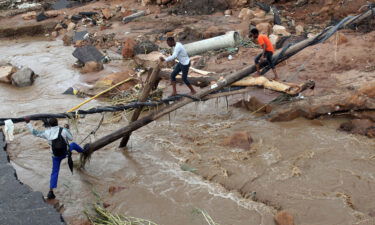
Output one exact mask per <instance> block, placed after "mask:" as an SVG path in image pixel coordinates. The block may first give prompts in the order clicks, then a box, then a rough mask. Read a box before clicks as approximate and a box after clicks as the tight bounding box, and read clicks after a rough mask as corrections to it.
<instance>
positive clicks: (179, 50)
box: [165, 42, 190, 66]
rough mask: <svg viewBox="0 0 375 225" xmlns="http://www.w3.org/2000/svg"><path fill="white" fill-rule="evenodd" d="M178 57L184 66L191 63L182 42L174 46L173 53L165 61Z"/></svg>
mask: <svg viewBox="0 0 375 225" xmlns="http://www.w3.org/2000/svg"><path fill="white" fill-rule="evenodd" d="M176 58H177V59H178V61H180V63H181V64H182V65H184V66H186V65H189V63H190V59H189V55H188V54H187V52H186V49H185V48H184V46H183V45H182V44H181V43H180V42H177V43H176V45H175V46H174V50H173V55H171V56H169V57H168V58H166V59H165V61H167V62H170V61H172V60H174V59H176Z"/></svg>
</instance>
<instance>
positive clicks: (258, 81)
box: [232, 76, 315, 95]
mask: <svg viewBox="0 0 375 225" xmlns="http://www.w3.org/2000/svg"><path fill="white" fill-rule="evenodd" d="M232 86H241V87H248V86H262V87H264V88H267V89H271V90H274V91H278V92H284V93H286V94H289V95H296V94H298V93H300V92H302V91H304V90H305V89H307V88H313V87H314V86H315V82H314V81H311V80H309V81H307V82H305V83H303V84H301V85H298V84H292V83H285V82H281V81H275V80H269V79H267V78H266V77H263V76H261V77H247V78H245V79H242V80H240V81H237V82H235V83H233V84H232Z"/></svg>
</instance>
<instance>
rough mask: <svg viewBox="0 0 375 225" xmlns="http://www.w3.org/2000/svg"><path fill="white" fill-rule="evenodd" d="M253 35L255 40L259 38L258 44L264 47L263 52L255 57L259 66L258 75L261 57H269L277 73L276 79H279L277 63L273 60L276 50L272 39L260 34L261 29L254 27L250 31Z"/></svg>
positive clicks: (258, 67) (258, 74)
mask: <svg viewBox="0 0 375 225" xmlns="http://www.w3.org/2000/svg"><path fill="white" fill-rule="evenodd" d="M250 33H251V35H252V37H253V39H254V40H258V44H259V45H260V46H261V47H262V49H263V52H262V53H261V54H260V55H258V56H257V57H255V66H256V68H257V76H260V64H259V61H260V59H261V58H262V59H267V62H268V64H269V65H270V67H271V68H272V71H273V73H274V74H275V78H274V79H275V80H277V79H279V76H278V75H277V72H276V69H275V65H274V64H273V62H272V55H273V53H274V52H275V50H274V48H273V46H272V43H271V41H270V39H268V37H267V36H266V35H263V34H259V30H258V29H256V28H254V29H252V30H251V31H250Z"/></svg>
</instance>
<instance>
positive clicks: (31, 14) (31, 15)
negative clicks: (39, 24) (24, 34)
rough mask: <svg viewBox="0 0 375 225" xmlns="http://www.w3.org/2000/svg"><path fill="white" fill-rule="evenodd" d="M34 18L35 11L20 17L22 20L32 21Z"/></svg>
mask: <svg viewBox="0 0 375 225" xmlns="http://www.w3.org/2000/svg"><path fill="white" fill-rule="evenodd" d="M35 18H36V12H35V11H32V12H28V13H25V14H23V15H22V19H24V20H33V19H35Z"/></svg>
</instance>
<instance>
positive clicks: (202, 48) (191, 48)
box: [185, 31, 240, 56]
mask: <svg viewBox="0 0 375 225" xmlns="http://www.w3.org/2000/svg"><path fill="white" fill-rule="evenodd" d="M239 41H240V35H239V34H238V32H236V31H230V32H228V33H226V34H224V35H221V36H217V37H214V38H209V39H205V40H202V41H197V42H193V43H190V44H186V45H185V49H186V51H187V52H188V54H189V56H193V55H197V54H200V53H203V52H207V51H212V50H218V49H222V48H229V47H234V46H236V45H237V44H238V43H239Z"/></svg>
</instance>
